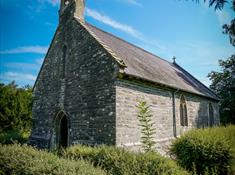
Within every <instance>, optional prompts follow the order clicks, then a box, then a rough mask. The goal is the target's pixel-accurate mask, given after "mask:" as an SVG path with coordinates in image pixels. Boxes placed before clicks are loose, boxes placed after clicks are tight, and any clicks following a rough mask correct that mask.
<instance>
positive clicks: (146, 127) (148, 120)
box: [137, 101, 155, 152]
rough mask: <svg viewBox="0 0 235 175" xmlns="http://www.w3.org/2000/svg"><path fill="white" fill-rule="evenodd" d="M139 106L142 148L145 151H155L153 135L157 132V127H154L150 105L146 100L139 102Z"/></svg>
mask: <svg viewBox="0 0 235 175" xmlns="http://www.w3.org/2000/svg"><path fill="white" fill-rule="evenodd" d="M137 108H138V110H139V112H138V120H139V122H140V124H139V126H140V127H141V134H142V136H141V142H142V148H143V149H144V151H146V152H149V151H154V146H155V141H154V137H153V135H154V134H155V129H154V127H153V125H154V123H153V122H152V117H153V116H152V114H151V111H150V109H149V108H150V106H148V105H147V103H146V102H144V101H141V102H139V103H138V105H137Z"/></svg>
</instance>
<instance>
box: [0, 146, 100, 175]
mask: <svg viewBox="0 0 235 175" xmlns="http://www.w3.org/2000/svg"><path fill="white" fill-rule="evenodd" d="M0 174H1V175H5V174H24V175H43V174H50V175H77V174H79V175H105V173H104V172H103V171H102V170H100V169H98V168H94V167H93V166H92V165H89V164H87V163H85V162H84V161H81V160H80V161H73V160H66V159H60V158H59V157H58V156H56V155H54V154H52V153H48V152H46V151H40V150H37V149H35V148H33V147H30V146H26V145H23V146H21V145H18V144H14V145H0Z"/></svg>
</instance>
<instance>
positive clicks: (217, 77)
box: [208, 55, 235, 124]
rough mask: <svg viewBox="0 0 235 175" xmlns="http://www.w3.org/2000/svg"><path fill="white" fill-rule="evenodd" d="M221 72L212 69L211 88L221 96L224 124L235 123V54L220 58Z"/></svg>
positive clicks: (221, 113)
mask: <svg viewBox="0 0 235 175" xmlns="http://www.w3.org/2000/svg"><path fill="white" fill-rule="evenodd" d="M219 65H220V67H221V72H216V71H212V72H211V73H209V75H208V77H209V78H210V80H211V81H212V84H211V85H210V88H211V89H212V90H213V91H214V92H215V93H216V94H217V95H218V96H219V97H220V99H221V101H220V118H221V122H222V123H223V124H226V123H233V124H235V55H232V56H231V57H230V58H228V59H227V60H225V61H223V60H219Z"/></svg>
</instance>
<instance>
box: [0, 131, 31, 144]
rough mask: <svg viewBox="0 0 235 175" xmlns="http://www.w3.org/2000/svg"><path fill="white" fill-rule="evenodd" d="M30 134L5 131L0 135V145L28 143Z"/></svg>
mask: <svg viewBox="0 0 235 175" xmlns="http://www.w3.org/2000/svg"><path fill="white" fill-rule="evenodd" d="M29 135H30V132H25V131H17V130H15V131H14V130H12V131H7V132H3V133H1V134H0V143H1V144H13V143H21V144H23V143H26V142H27V141H28V138H29Z"/></svg>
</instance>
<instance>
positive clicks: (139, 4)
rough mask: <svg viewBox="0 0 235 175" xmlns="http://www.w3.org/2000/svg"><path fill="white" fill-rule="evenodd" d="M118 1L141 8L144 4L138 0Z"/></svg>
mask: <svg viewBox="0 0 235 175" xmlns="http://www.w3.org/2000/svg"><path fill="white" fill-rule="evenodd" d="M118 1H122V2H125V3H128V4H131V5H135V6H140V7H142V4H141V3H140V2H138V1H137V0H118Z"/></svg>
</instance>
